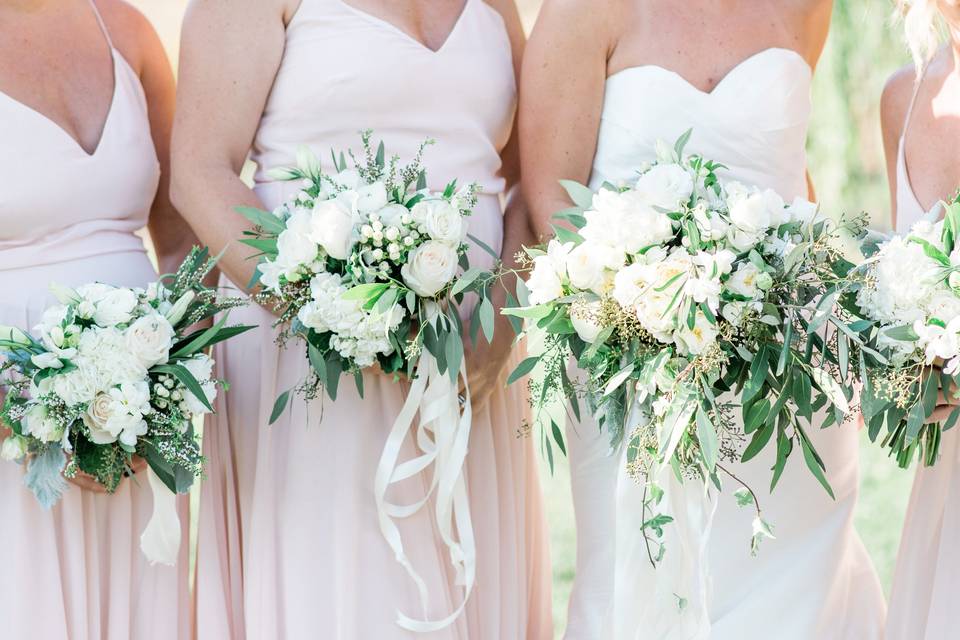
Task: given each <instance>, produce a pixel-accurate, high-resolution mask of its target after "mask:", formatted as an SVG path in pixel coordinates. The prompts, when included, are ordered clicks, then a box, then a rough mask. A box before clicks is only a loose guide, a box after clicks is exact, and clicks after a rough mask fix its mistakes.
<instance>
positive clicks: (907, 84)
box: [880, 67, 913, 229]
mask: <svg viewBox="0 0 960 640" xmlns="http://www.w3.org/2000/svg"><path fill="white" fill-rule="evenodd" d="M912 78H913V67H904V68H903V69H900V70H899V71H897V72H896V73H894V74H893V75H892V76H890V79H889V80H887V84H886V86H885V87H884V88H883V95H882V96H881V98H880V127H881V129H882V131H883V151H884V154H885V155H886V160H887V183H888V185H889V187H890V224H891V226H892V228H894V229H896V227H897V162H898V160H899V155H900V136H901V135H903V127H904V124H905V122H904V119H905V118H906V117H907V105H908V104H909V101H910V92H911V90H912V88H913V84H912V82H913V80H912Z"/></svg>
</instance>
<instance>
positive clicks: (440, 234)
mask: <svg viewBox="0 0 960 640" xmlns="http://www.w3.org/2000/svg"><path fill="white" fill-rule="evenodd" d="M412 212H413V216H414V219H415V220H421V221H422V222H421V224H422V225H423V226H424V227H426V229H427V234H428V235H429V236H430V237H431V238H433V239H434V240H437V241H439V242H445V243H447V244H449V245H451V246H453V247H459V246H460V243H462V242H463V239H464V238H465V237H466V234H467V225H466V221H465V220H464V218H463V216H462V215H461V214H460V211H459V210H457V209H456V208H454V206H453V205H452V204H450V203H449V202H447V201H446V200H444V199H442V198H437V199H430V200H421V201H420V202H418V203H417V204H416V205H414V207H413V210H412Z"/></svg>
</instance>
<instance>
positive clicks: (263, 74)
mask: <svg viewBox="0 0 960 640" xmlns="http://www.w3.org/2000/svg"><path fill="white" fill-rule="evenodd" d="M291 4H292V2H291V1H290V0H203V1H202V2H200V1H195V2H192V3H191V5H190V7H189V9H188V10H187V15H186V18H185V19H184V25H183V36H182V43H181V59H180V88H179V93H178V108H177V116H176V120H175V124H174V130H173V147H172V157H173V173H172V178H173V180H172V184H171V195H172V197H173V201H174V203H175V204H176V205H177V207H178V208H179V209H180V211H181V212H182V213H183V215H184V216H185V217H186V219H187V220H188V221H189V222H190V225H191V226H192V227H193V228H194V230H195V231H196V233H197V235H198V236H199V237H200V240H201V241H202V242H203V243H204V244H206V245H208V246H209V247H210V248H211V250H212V252H213V253H219V252H221V251H222V250H223V249H224V248H226V249H227V251H226V253H225V254H224V256H223V258H222V259H221V261H220V263H219V266H220V269H221V271H223V272H224V273H226V275H227V277H229V278H230V280H232V281H233V282H234V283H235V284H236V285H238V286H240V287H243V286H245V285H246V284H247V283H248V282H249V281H250V278H251V276H252V275H253V270H254V267H255V265H256V263H255V261H254V260H251V259H250V258H251V256H253V255H254V251H253V250H252V249H249V248H247V247H245V246H244V245H241V244H239V243H238V242H236V241H237V240H238V239H239V238H241V237H242V235H243V231H244V230H246V229H248V228H249V224H248V223H247V222H246V221H245V220H244V219H243V218H242V217H241V216H240V215H239V214H237V213H236V212H235V211H234V208H235V207H237V206H240V205H247V206H252V207H260V208H262V207H263V204H262V203H261V202H260V201H259V199H258V198H257V196H256V195H255V194H254V193H253V191H252V190H251V189H249V188H248V187H247V186H246V185H245V184H244V183H243V182H242V181H241V180H240V171H241V170H242V168H243V164H244V161H245V160H246V157H247V153H248V151H249V150H250V146H251V144H252V142H253V138H254V135H255V134H256V130H257V126H258V125H259V122H260V117H261V115H262V113H263V109H264V105H265V104H266V101H267V97H268V95H269V93H270V88H271V86H272V85H273V80H274V77H275V75H276V73H277V69H278V68H279V66H280V61H281V59H282V57H283V48H284V43H285V30H286V23H287V21H288V20H289V18H290V17H291V16H292V14H293V11H294V10H295V7H294V6H291Z"/></svg>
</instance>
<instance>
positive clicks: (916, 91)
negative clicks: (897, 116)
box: [900, 66, 927, 138]
mask: <svg viewBox="0 0 960 640" xmlns="http://www.w3.org/2000/svg"><path fill="white" fill-rule="evenodd" d="M926 75H927V67H926V66H924V67H923V69H921V71H920V74H919V75H918V76H917V81H916V82H914V83H913V95H912V96H911V97H910V107H909V108H908V109H907V118H906V120H904V121H903V133H901V134H900V137H901V138H906V137H907V129H909V128H910V120H911V119H912V117H913V107H914V106H915V105H916V104H917V96H919V95H920V87H921V86H922V85H923V78H924V76H926Z"/></svg>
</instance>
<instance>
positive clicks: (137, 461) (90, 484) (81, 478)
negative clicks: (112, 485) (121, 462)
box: [67, 456, 147, 493]
mask: <svg viewBox="0 0 960 640" xmlns="http://www.w3.org/2000/svg"><path fill="white" fill-rule="evenodd" d="M146 470H147V461H146V460H144V459H143V458H141V457H140V456H133V459H132V460H131V461H130V470H129V475H131V476H134V475H137V474H140V473H144V472H145V471H146ZM67 482H69V483H70V484H72V485H73V486H75V487H79V488H80V489H82V490H84V491H90V492H93V493H107V488H106V487H104V486H103V485H102V484H100V483H99V482H97V481H96V479H94V477H93V476H91V475H90V474H87V473H84V472H82V471H78V472H77V475H75V476H74V477H72V478H67Z"/></svg>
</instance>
